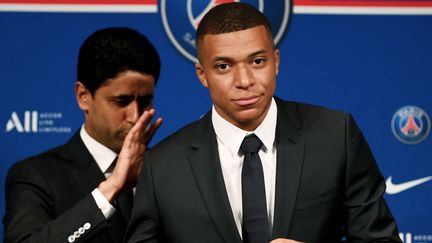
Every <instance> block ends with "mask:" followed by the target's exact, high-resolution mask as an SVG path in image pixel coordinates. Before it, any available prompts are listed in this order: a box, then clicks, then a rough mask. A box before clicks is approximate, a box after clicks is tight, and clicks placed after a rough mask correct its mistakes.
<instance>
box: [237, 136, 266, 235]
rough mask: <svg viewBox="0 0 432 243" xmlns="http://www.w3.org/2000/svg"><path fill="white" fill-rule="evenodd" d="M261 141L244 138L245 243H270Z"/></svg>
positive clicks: (255, 138)
mask: <svg viewBox="0 0 432 243" xmlns="http://www.w3.org/2000/svg"><path fill="white" fill-rule="evenodd" d="M261 146H262V142H261V140H260V139H259V138H258V137H257V136H256V135H255V134H251V135H248V136H246V137H245V138H244V140H243V142H242V144H241V146H240V149H241V150H242V151H243V153H244V156H245V157H244V161H243V169H242V200H243V242H244V243H268V241H269V238H270V227H269V222H268V218H267V206H266V194H265V186H264V173H263V168H262V164H261V160H260V157H259V155H258V152H259V151H260V149H261Z"/></svg>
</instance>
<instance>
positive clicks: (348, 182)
mask: <svg viewBox="0 0 432 243" xmlns="http://www.w3.org/2000/svg"><path fill="white" fill-rule="evenodd" d="M346 151H347V154H346V157H347V158H346V159H347V168H346V175H345V200H344V206H345V208H346V213H347V214H346V217H347V219H346V222H347V229H346V231H347V234H348V241H349V242H401V240H400V238H399V236H398V230H397V227H396V223H395V220H394V218H393V216H392V214H391V212H390V210H389V208H388V206H387V204H386V202H385V200H384V197H383V195H384V192H385V189H386V187H385V183H384V179H383V177H382V175H381V173H380V171H379V168H378V166H377V164H376V162H375V159H374V157H373V155H372V152H371V151H370V149H369V146H368V145H367V142H366V140H365V139H364V137H363V135H362V134H361V132H360V130H359V128H358V127H357V125H356V123H355V122H354V120H353V118H352V117H351V116H347V118H346Z"/></svg>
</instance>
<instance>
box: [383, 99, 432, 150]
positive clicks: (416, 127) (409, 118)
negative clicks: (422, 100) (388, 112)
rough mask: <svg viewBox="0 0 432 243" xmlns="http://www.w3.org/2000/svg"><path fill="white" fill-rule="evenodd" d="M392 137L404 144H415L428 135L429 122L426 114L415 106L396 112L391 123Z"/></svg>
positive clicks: (405, 107)
mask: <svg viewBox="0 0 432 243" xmlns="http://www.w3.org/2000/svg"><path fill="white" fill-rule="evenodd" d="M391 128H392V131H393V134H394V136H395V137H396V138H397V139H398V140H399V141H401V142H402V143H406V144H417V143H420V142H422V141H423V140H425V139H426V137H427V136H428V135H429V132H430V128H431V122H430V119H429V116H428V115H427V113H426V112H425V111H424V110H422V109H421V108H419V107H417V106H404V107H402V108H400V109H399V110H397V111H396V112H395V114H394V115H393V118H392V121H391Z"/></svg>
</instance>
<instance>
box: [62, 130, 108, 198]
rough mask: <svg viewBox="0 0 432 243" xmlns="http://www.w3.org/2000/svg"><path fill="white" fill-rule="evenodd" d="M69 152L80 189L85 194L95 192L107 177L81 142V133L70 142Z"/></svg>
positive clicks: (76, 134)
mask: <svg viewBox="0 0 432 243" xmlns="http://www.w3.org/2000/svg"><path fill="white" fill-rule="evenodd" d="M68 151H69V158H70V160H71V163H72V171H71V172H72V173H73V175H74V176H75V180H76V182H77V183H78V185H79V187H80V188H81V190H82V191H83V192H84V193H85V194H86V193H88V192H91V191H93V189H95V188H96V187H98V186H99V184H100V183H101V182H102V181H103V180H105V176H104V174H103V173H102V171H101V170H100V168H99V166H98V165H97V163H96V161H95V160H94V159H93V156H92V155H91V154H90V152H89V151H88V150H87V148H86V146H85V145H84V143H83V141H82V140H81V137H80V135H79V132H77V133H75V135H74V136H73V137H72V138H71V140H69V142H68Z"/></svg>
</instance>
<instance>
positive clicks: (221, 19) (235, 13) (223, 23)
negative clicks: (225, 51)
mask: <svg viewBox="0 0 432 243" xmlns="http://www.w3.org/2000/svg"><path fill="white" fill-rule="evenodd" d="M259 25H262V26H264V27H265V28H266V29H267V32H268V33H269V35H270V36H271V37H273V35H272V31H271V26H270V24H269V22H268V20H267V18H266V17H265V16H264V14H263V13H261V12H260V11H259V10H258V9H256V8H254V7H253V6H251V5H249V4H246V3H239V2H236V3H225V4H220V5H217V6H215V7H214V8H212V9H210V11H208V12H207V13H206V14H205V15H204V17H203V18H202V20H201V21H200V23H199V25H198V29H197V31H196V38H195V39H196V45H197V51H198V49H199V45H200V43H201V42H202V39H203V38H204V35H208V34H211V35H217V34H224V33H230V32H235V31H240V30H246V29H250V28H253V27H256V26H259Z"/></svg>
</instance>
